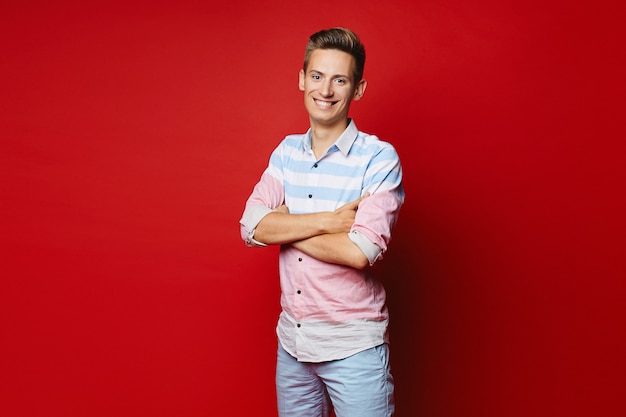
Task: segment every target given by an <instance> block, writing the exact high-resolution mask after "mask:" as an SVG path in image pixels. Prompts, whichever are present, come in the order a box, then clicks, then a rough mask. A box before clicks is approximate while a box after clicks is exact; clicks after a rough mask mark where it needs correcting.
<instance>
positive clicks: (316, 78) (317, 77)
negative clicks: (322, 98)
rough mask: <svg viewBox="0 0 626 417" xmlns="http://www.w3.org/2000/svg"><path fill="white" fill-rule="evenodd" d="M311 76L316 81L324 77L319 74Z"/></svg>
mask: <svg viewBox="0 0 626 417" xmlns="http://www.w3.org/2000/svg"><path fill="white" fill-rule="evenodd" d="M311 78H312V79H314V80H315V81H319V80H321V79H322V77H321V76H320V75H319V74H311Z"/></svg>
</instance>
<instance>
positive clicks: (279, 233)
mask: <svg viewBox="0 0 626 417" xmlns="http://www.w3.org/2000/svg"><path fill="white" fill-rule="evenodd" d="M330 215H332V213H328V212H323V213H311V214H289V213H284V212H279V211H275V212H272V213H269V214H268V215H266V216H265V217H263V219H262V220H261V222H260V223H259V224H258V225H257V227H256V229H255V232H254V239H255V240H257V241H259V242H262V243H264V244H267V245H274V244H284V243H292V242H294V241H298V240H302V239H307V238H310V237H313V236H317V235H320V234H323V233H329V232H330V231H331V230H332V226H331V224H332V219H331V218H330Z"/></svg>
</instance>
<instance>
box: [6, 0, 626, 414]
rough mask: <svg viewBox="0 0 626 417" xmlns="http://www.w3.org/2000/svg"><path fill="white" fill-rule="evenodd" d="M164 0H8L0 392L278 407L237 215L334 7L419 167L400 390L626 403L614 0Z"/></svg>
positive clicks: (373, 108)
mask: <svg viewBox="0 0 626 417" xmlns="http://www.w3.org/2000/svg"><path fill="white" fill-rule="evenodd" d="M171 3H172V5H168V4H166V3H165V2H141V3H137V2H110V1H109V2H78V1H77V2H74V3H69V2H40V3H39V4H37V3H35V2H21V3H20V2H5V3H3V5H2V6H0V47H1V51H2V59H1V61H0V72H1V73H0V75H1V80H0V96H1V99H0V106H1V107H0V126H1V132H0V136H1V138H2V140H1V145H0V173H1V180H0V198H1V205H0V218H1V223H0V226H1V229H0V235H1V238H0V244H1V248H0V252H1V253H0V261H1V274H2V278H1V279H2V281H1V283H2V285H1V289H0V313H1V315H0V326H1V327H0V338H1V339H0V415H2V416H9V417H17V416H46V417H53V416H63V417H73V416H92V417H95V416H118V417H123V416H151V417H155V416H167V417H171V416H244V415H249V416H272V415H275V405H274V385H273V367H274V360H275V348H276V340H275V336H274V326H275V322H276V318H277V317H276V316H277V313H278V297H279V288H278V280H277V277H276V273H277V266H276V255H277V252H276V249H275V248H270V249H264V250H262V249H247V248H245V247H244V246H243V243H242V242H241V241H240V240H239V239H240V238H239V232H238V220H239V216H240V215H241V212H242V209H243V203H244V201H245V199H246V197H247V196H248V194H249V193H250V191H251V188H252V186H253V185H254V183H255V182H256V180H257V179H258V177H259V176H260V174H261V171H262V169H263V168H264V166H265V164H266V162H267V157H268V155H269V152H270V151H271V150H272V149H273V147H274V146H275V145H276V144H277V143H278V141H279V140H280V139H281V138H282V137H283V136H284V135H285V134H287V133H294V132H302V131H303V130H305V129H306V127H307V118H306V114H305V113H304V109H303V107H302V104H301V100H302V99H301V93H300V92H299V91H298V89H297V73H298V70H299V68H300V65H301V60H302V53H303V48H304V43H305V41H306V39H307V36H308V35H309V34H311V33H312V32H314V31H316V30H318V29H321V28H325V27H330V26H337V25H342V26H347V27H350V28H352V29H354V30H356V31H357V32H358V33H359V34H360V35H361V37H362V39H363V41H364V42H365V44H366V47H367V51H368V54H369V56H368V57H369V58H368V64H367V66H366V73H365V76H366V78H367V79H368V80H369V83H370V84H369V88H368V91H367V94H366V95H365V98H364V100H363V101H361V102H359V103H356V104H355V106H354V107H353V116H354V117H355V118H356V119H357V122H358V125H359V127H360V128H361V129H362V130H365V131H368V132H373V133H376V134H378V135H379V136H380V137H381V138H383V139H385V140H388V141H390V142H392V143H393V144H394V145H395V146H396V147H397V149H398V151H399V153H400V155H401V157H402V160H403V164H404V169H405V187H406V192H407V202H406V205H405V207H404V209H403V212H402V215H401V219H400V221H399V224H398V226H397V229H396V234H395V238H394V240H393V241H392V244H391V248H390V251H389V253H388V254H387V256H386V257H385V260H384V261H383V263H381V264H380V265H379V266H378V268H379V269H380V270H381V273H382V275H383V276H384V279H385V282H386V285H387V288H388V292H389V296H390V300H389V303H390V309H391V314H392V322H393V324H392V349H393V350H392V358H393V359H392V360H393V362H392V364H393V367H394V371H395V375H396V382H397V401H398V413H397V415H398V416H399V417H412V416H445V417H447V416H459V417H468V416H494V417H496V416H497V417H501V416H525V417H527V416H555V415H558V416H618V415H619V416H622V415H625V414H626V407H625V406H624V402H623V395H624V392H625V390H626V384H625V382H624V375H625V373H626V360H625V357H626V355H624V351H625V349H626V340H625V339H626V337H625V330H626V326H625V320H624V319H625V317H626V308H625V307H624V300H625V296H626V284H625V283H624V278H625V277H626V269H625V267H624V261H625V259H626V256H625V255H626V253H625V252H626V244H625V238H624V236H625V233H626V230H625V229H626V227H625V222H624V219H623V217H624V212H625V209H626V207H625V202H624V195H623V194H624V184H625V180H626V175H625V171H624V168H623V164H624V162H623V161H624V147H623V145H622V143H623V141H624V137H625V133H626V131H625V129H624V97H625V93H626V88H625V83H624V72H625V71H624V70H625V68H624V67H625V65H624V63H625V62H624V60H625V59H624V57H625V56H626V54H625V51H624V46H623V45H624V43H623V40H622V38H623V35H624V31H623V29H622V28H621V27H622V26H623V22H624V18H625V16H624V15H625V13H624V6H623V5H618V4H619V2H610V1H602V0H601V1H596V2H591V1H584V2H583V4H581V3H580V2H574V3H575V4H574V3H570V2H539V1H531V2H517V4H515V5H511V4H504V3H508V2H504V3H503V2H499V1H495V0H478V1H470V2H465V1H445V2H444V1H398V0H395V1H394V0H389V1H379V0H359V1H356V0H346V1H343V2H331V1H326V0H320V1H316V2H295V1H287V0H277V1H273V2H268V3H267V4H265V5H260V4H259V3H260V2H253V1H248V2H246V1H231V2H224V3H223V4H217V5H216V4H214V3H212V2H200V1H195V2H171ZM584 3H586V4H584ZM173 4H176V5H173Z"/></svg>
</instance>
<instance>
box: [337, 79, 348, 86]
mask: <svg viewBox="0 0 626 417" xmlns="http://www.w3.org/2000/svg"><path fill="white" fill-rule="evenodd" d="M335 82H336V83H337V84H341V85H344V84H345V83H346V82H347V80H346V79H345V78H337V79H335Z"/></svg>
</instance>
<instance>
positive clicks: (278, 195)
mask: <svg viewBox="0 0 626 417" xmlns="http://www.w3.org/2000/svg"><path fill="white" fill-rule="evenodd" d="M268 171H269V170H268ZM268 171H265V172H264V173H263V175H262V176H261V179H260V180H259V182H258V183H257V184H256V186H255V187H254V190H253V191H252V194H251V195H250V197H249V198H248V201H246V207H245V209H244V212H243V215H242V217H241V220H239V227H240V231H241V238H242V239H243V241H244V243H245V244H246V246H251V247H252V246H267V245H265V244H264V243H261V242H259V241H256V240H254V232H255V230H256V227H257V225H258V224H259V223H260V222H261V220H262V219H263V217H265V216H266V215H268V214H269V213H271V212H272V211H274V209H276V208H277V207H279V206H280V205H282V204H283V202H284V201H285V193H284V189H283V185H282V182H280V181H279V180H277V179H276V178H275V177H274V176H272V175H271V174H270V173H269V172H268Z"/></svg>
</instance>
